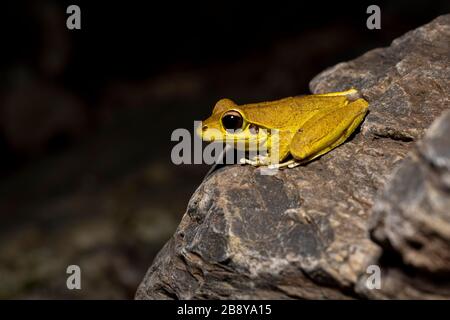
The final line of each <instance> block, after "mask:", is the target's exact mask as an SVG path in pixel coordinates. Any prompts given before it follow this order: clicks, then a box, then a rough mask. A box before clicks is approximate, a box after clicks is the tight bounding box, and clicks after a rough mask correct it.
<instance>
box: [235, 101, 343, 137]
mask: <svg viewBox="0 0 450 320" xmlns="http://www.w3.org/2000/svg"><path fill="white" fill-rule="evenodd" d="M346 101H347V98H346V97H324V96H315V95H305V96H296V97H288V98H284V99H281V100H276V101H268V102H260V103H252V104H246V105H243V106H241V108H242V110H243V111H244V112H245V114H246V116H247V118H248V119H249V120H250V121H251V122H253V123H256V124H259V125H260V126H263V127H268V128H278V129H282V128H285V127H299V126H301V125H302V124H303V123H305V122H306V121H307V120H308V119H310V118H311V117H312V116H313V115H314V114H315V113H316V112H318V111H320V110H323V109H324V108H333V107H336V106H339V105H342V104H345V103H346Z"/></svg>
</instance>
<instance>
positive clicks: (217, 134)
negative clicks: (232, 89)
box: [197, 99, 267, 145]
mask: <svg viewBox="0 0 450 320" xmlns="http://www.w3.org/2000/svg"><path fill="white" fill-rule="evenodd" d="M197 134H198V135H199V136H200V137H201V138H202V139H203V140H205V141H227V142H238V141H239V142H245V143H246V145H247V144H248V143H250V142H256V141H261V140H263V139H264V140H265V139H266V138H267V133H266V132H265V130H260V128H259V126H258V125H256V124H254V123H252V122H251V121H250V120H249V119H248V118H247V116H246V114H245V111H244V110H243V108H240V107H239V106H238V105H237V104H236V103H234V101H232V100H230V99H221V100H219V101H218V102H217V103H216V105H215V106H214V109H213V113H212V115H211V116H210V117H209V118H208V119H206V120H204V121H203V122H202V125H201V126H199V127H198V128H197Z"/></svg>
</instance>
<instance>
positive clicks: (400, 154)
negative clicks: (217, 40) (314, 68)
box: [136, 15, 450, 299]
mask: <svg viewBox="0 0 450 320" xmlns="http://www.w3.org/2000/svg"><path fill="white" fill-rule="evenodd" d="M449 43H450V15H446V16H441V17H439V18H437V19H435V20H434V21H432V22H431V23H429V24H427V25H425V26H423V27H421V28H418V29H416V30H414V31H411V32H409V33H407V34H405V35H404V36H402V37H400V38H399V39H397V40H395V41H394V42H393V43H392V45H391V46H390V47H388V48H382V49H375V50H372V51H369V52H368V53H366V54H364V55H363V56H361V57H359V58H357V59H355V60H353V61H350V62H346V63H341V64H338V65H337V66H335V67H333V68H331V69H329V70H326V71H324V72H323V73H321V74H319V75H318V76H317V77H316V78H315V79H313V80H312V82H311V89H312V91H313V92H315V93H317V92H326V91H338V90H343V89H348V88H349V87H352V86H353V87H355V88H358V89H359V90H360V91H361V93H362V95H363V96H364V97H365V98H366V99H367V100H368V101H369V103H370V113H369V114H368V116H367V118H366V120H365V122H364V123H363V125H362V127H361V130H360V132H357V133H356V134H355V135H353V137H352V138H351V139H350V140H349V141H347V142H346V143H345V144H343V145H342V146H340V147H338V148H337V149H335V150H333V151H332V152H330V153H328V154H326V155H324V156H322V157H321V158H320V159H318V160H316V161H313V162H311V163H309V164H307V165H305V166H301V167H297V168H295V169H290V170H281V171H279V172H278V173H277V174H276V175H274V176H268V175H261V171H260V169H255V168H253V167H250V166H239V165H233V166H226V167H223V168H220V169H218V170H216V171H215V172H213V173H212V174H211V175H209V176H208V177H207V178H206V179H205V181H204V182H203V183H202V184H201V185H200V186H199V188H198V189H197V190H196V192H195V193H194V195H193V196H192V198H191V200H190V202H189V204H188V208H187V211H186V213H185V215H184V216H183V219H182V221H181V223H180V225H179V227H178V229H177V231H176V233H175V234H174V235H173V237H172V238H171V239H170V240H169V242H168V243H167V244H166V245H165V246H164V248H163V249H162V250H161V251H160V252H159V254H158V255H157V257H156V258H155V260H154V262H153V264H152V266H151V267H150V269H149V270H148V272H147V274H146V276H145V278H144V279H143V281H142V283H141V285H140V286H139V288H138V290H137V293H136V298H137V299H212V298H218V299H241V298H242V299H247V298H262V299H266V298H268V299H269V298H270V299H280V298H282V299H290V298H307V299H326V298H334V299H349V298H350V299H351V298H360V297H363V298H367V297H369V298H372V297H374V298H378V297H404V296H407V295H408V294H407V293H404V292H403V293H401V292H398V293H396V291H395V290H393V289H395V288H399V286H403V283H405V287H403V288H405V290H406V283H407V284H408V285H409V286H410V287H411V288H415V287H414V286H416V284H415V283H413V282H411V281H409V280H410V279H409V278H407V277H408V276H407V274H408V272H409V270H410V269H411V268H417V269H420V273H422V272H423V273H425V275H424V277H426V278H424V281H425V283H424V285H423V286H421V285H419V284H417V286H419V287H418V288H415V289H411V291H414V290H416V291H414V292H417V295H416V296H417V297H428V296H429V295H427V294H425V293H424V295H422V296H421V295H420V294H421V293H422V292H426V289H427V288H433V289H434V288H436V287H437V284H435V285H434V286H431V287H430V286H427V282H426V280H428V279H432V280H435V279H436V278H435V277H434V275H437V274H442V276H443V277H444V278H445V277H446V276H447V278H446V279H448V273H447V272H448V269H447V268H448V265H449V264H448V263H447V264H446V262H448V257H449V256H448V255H449V254H450V253H449V252H450V251H449V247H448V246H449V241H448V234H449V233H447V231H448V230H447V229H446V227H445V226H447V225H446V224H444V223H443V222H442V221H444V220H446V221H447V222H448V210H447V212H445V208H446V206H447V208H448V201H449V198H448V197H449V195H448V193H446V192H448V183H449V182H448V179H449V178H448V171H445V170H448V164H449V162H448V161H449V159H448V158H446V156H448V150H449V149H448V148H447V149H445V147H446V146H448V145H446V143H447V142H448V141H447V140H446V138H445V135H444V136H442V134H444V133H443V132H444V131H445V130H446V129H445V128H446V127H445V126H446V125H447V126H449V124H448V122H446V121H447V120H442V122H439V123H444V124H439V123H438V124H437V125H435V126H433V128H432V129H431V130H430V132H429V134H428V136H427V138H426V139H425V140H424V141H423V142H422V143H420V147H419V150H422V151H420V153H416V154H417V155H419V154H421V155H422V156H421V157H419V156H416V158H414V154H415V153H414V152H418V151H412V150H414V148H415V146H416V143H415V141H416V140H418V139H419V138H421V137H422V136H423V134H424V132H425V130H426V128H427V127H428V126H429V125H430V124H431V123H432V121H433V120H434V119H435V118H437V117H438V116H439V115H440V114H441V113H442V112H443V111H444V110H445V109H446V108H448V102H449V97H450V86H449V74H450V72H449V71H450V70H449V68H450V64H449V52H450V50H449ZM445 119H446V118H445ZM447 137H448V135H447ZM447 139H448V138H447ZM446 141H447V142H446ZM408 152H412V153H411V155H409V156H408V157H407V158H406V160H404V161H402V159H404V158H405V157H406V156H407V154H408ZM445 152H447V153H445ZM412 159H416V160H412ZM414 161H416V162H414ZM408 162H409V163H410V164H408ZM422 162H423V163H422ZM413 165H415V166H416V167H418V168H421V170H422V175H421V176H415V175H412V174H411V173H409V174H408V172H410V171H408V170H411V169H408V168H409V166H413ZM394 167H398V169H397V171H395V173H394V177H393V180H392V182H390V183H389V184H388V186H387V189H386V190H385V192H384V193H381V191H382V190H383V188H384V186H385V185H386V183H387V181H388V178H389V176H390V174H391V172H392V170H393V168H394ZM405 167H406V169H405ZM437 168H439V169H437ZM415 171H416V172H417V173H416V174H418V172H420V171H418V170H417V169H416V170H415ZM445 172H447V175H445V174H444V173H445ZM408 179H409V180H408ZM410 180H411V181H410ZM430 181H433V183H435V184H436V185H433V186H432V187H429V186H428V185H429V184H430ZM412 182H414V183H415V185H413V184H412ZM446 183H447V184H446ZM425 185H426V187H425ZM392 188H394V189H395V190H392ZM409 188H412V189H409ZM445 188H447V189H445ZM445 190H447V191H445ZM394 191H395V192H394ZM438 191H439V192H440V193H439V195H437V194H436V192H438ZM417 192H419V194H421V195H424V196H427V198H425V199H423V201H421V200H420V199H415V198H414V197H413V199H414V200H415V202H414V204H411V196H412V195H414V194H417ZM379 193H381V196H380V198H379V199H378V198H377V195H378V194H379ZM383 195H384V196H383ZM403 197H404V198H403ZM377 199H378V200H377ZM426 199H428V200H429V202H427V201H425V200H426ZM434 201H436V202H434ZM393 204H395V206H394V205H393ZM397 206H399V208H397ZM411 206H412V207H411ZM414 206H415V207H414ZM372 208H373V212H375V214H373V213H372ZM412 208H415V209H414V210H412ZM406 209H408V210H406ZM426 210H428V211H426ZM439 210H440V211H439ZM445 213H446V214H447V215H446V214H445ZM427 215H428V216H430V217H433V219H429V217H427V219H426V220H424V217H426V216H427ZM425 222H427V223H426V226H427V228H428V229H427V228H423V225H424V224H425ZM437 222H439V223H437ZM394 223H395V225H394ZM400 224H403V225H404V226H405V228H404V229H402V227H401V225H400ZM406 226H411V227H412V228H418V227H420V228H421V233H418V234H417V236H418V237H419V238H417V239H416V238H415V237H414V236H412V235H411V234H412V233H414V232H413V231H414V229H408V228H407V227H406ZM370 227H372V228H373V229H372V231H371V232H369V228H370ZM422 228H423V229H422ZM433 228H439V229H433ZM440 228H442V230H441V229H440ZM398 229H400V230H398ZM411 232H412V233H411ZM371 235H372V237H373V238H371ZM430 239H431V241H430ZM409 240H413V242H412V243H410V242H409ZM417 244H418V245H417ZM419 247H421V248H422V249H421V248H419ZM414 250H415V251H420V252H421V255H417V254H416V253H415V251H414ZM421 250H423V251H421ZM438 250H439V252H440V257H439V259H436V261H435V262H433V261H427V258H426V257H428V260H430V259H433V258H432V257H434V256H435V255H436V254H437V252H438ZM441 250H446V253H442V252H441ZM385 252H390V253H392V252H396V253H397V255H395V254H388V255H385ZM398 255H400V256H401V257H402V258H404V262H402V264H401V268H396V269H394V268H393V269H392V272H390V271H389V273H388V276H387V278H386V279H383V284H389V286H388V285H387V287H386V288H384V287H382V289H380V290H368V289H367V288H366V286H365V285H364V284H365V280H366V277H367V273H366V270H367V267H368V266H369V265H371V264H374V263H377V264H378V265H380V267H381V269H382V275H383V276H384V275H385V270H384V269H383V268H384V266H389V267H387V268H388V270H391V267H390V266H391V265H392V263H394V262H395V263H397V264H395V265H393V266H394V267H398V266H399V264H398V263H399V260H401V259H397V258H396V256H398ZM422 255H423V256H422ZM391 260H392V261H391ZM405 263H407V264H408V265H407V266H406V265H405V267H404V268H403V266H404V264H405ZM430 275H433V276H430ZM428 276H429V277H428ZM408 281H409V282H408ZM438 283H439V282H438ZM391 284H392V285H391ZM446 288H448V287H446ZM374 291H376V292H374ZM428 292H433V291H428ZM436 292H438V291H436ZM440 294H441V293H436V294H435V295H437V296H440ZM442 296H444V294H442Z"/></svg>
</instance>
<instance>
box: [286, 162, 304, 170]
mask: <svg viewBox="0 0 450 320" xmlns="http://www.w3.org/2000/svg"><path fill="white" fill-rule="evenodd" d="M301 164H302V163H301V162H297V161H293V162H292V163H290V164H288V168H291V169H292V168H295V167H297V166H299V165H301Z"/></svg>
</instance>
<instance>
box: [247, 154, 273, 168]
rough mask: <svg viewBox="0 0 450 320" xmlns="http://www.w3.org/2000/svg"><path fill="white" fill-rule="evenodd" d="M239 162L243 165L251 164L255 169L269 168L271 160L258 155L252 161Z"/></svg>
mask: <svg viewBox="0 0 450 320" xmlns="http://www.w3.org/2000/svg"><path fill="white" fill-rule="evenodd" d="M239 162H240V163H241V164H249V165H252V166H254V167H259V166H267V165H269V164H270V158H269V157H268V156H262V155H256V156H254V157H253V158H252V159H246V158H241V160H239Z"/></svg>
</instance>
